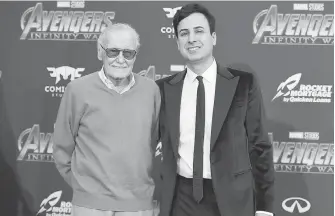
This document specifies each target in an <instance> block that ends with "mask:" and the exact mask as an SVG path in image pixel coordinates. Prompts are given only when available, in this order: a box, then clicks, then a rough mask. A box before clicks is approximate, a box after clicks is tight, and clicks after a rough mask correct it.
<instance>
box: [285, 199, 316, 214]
mask: <svg viewBox="0 0 335 216" xmlns="http://www.w3.org/2000/svg"><path fill="white" fill-rule="evenodd" d="M290 201H291V202H290ZM292 201H293V202H292ZM282 207H283V209H284V210H285V211H287V212H290V213H293V212H294V209H296V208H297V209H298V212H299V213H305V212H307V211H308V210H309V209H310V208H311V204H310V202H308V200H306V199H303V198H301V197H290V198H287V199H286V200H284V201H283V202H282Z"/></svg>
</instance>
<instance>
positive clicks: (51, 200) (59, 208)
mask: <svg viewBox="0 0 335 216" xmlns="http://www.w3.org/2000/svg"><path fill="white" fill-rule="evenodd" d="M61 197H62V191H56V192H54V193H52V194H50V196H48V197H47V198H45V199H44V200H43V201H42V203H41V205H40V210H39V211H38V212H37V214H36V216H71V209H72V204H71V202H65V201H61V202H60V203H59V201H60V198H61ZM58 203H59V204H58ZM57 204H58V205H57Z"/></svg>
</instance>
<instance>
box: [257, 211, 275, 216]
mask: <svg viewBox="0 0 335 216" xmlns="http://www.w3.org/2000/svg"><path fill="white" fill-rule="evenodd" d="M256 213H262V214H266V215H269V216H273V213H271V212H266V211H256Z"/></svg>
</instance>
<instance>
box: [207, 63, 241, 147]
mask: <svg viewBox="0 0 335 216" xmlns="http://www.w3.org/2000/svg"><path fill="white" fill-rule="evenodd" d="M217 72H218V73H217V77H216V87H215V101H214V108H213V118H212V133H211V150H212V149H213V148H214V146H215V143H216V140H217V138H218V135H219V133H220V131H221V128H222V125H223V122H224V120H225V119H226V117H227V113H228V111H229V108H230V105H231V102H232V100H233V98H234V95H235V90H236V86H237V84H238V81H239V77H238V76H233V75H232V74H231V73H230V72H229V71H228V70H227V69H226V68H220V67H219V65H218V67H217Z"/></svg>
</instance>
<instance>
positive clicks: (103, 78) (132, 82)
mask: <svg viewBox="0 0 335 216" xmlns="http://www.w3.org/2000/svg"><path fill="white" fill-rule="evenodd" d="M99 77H100V79H101V81H102V82H103V83H104V84H105V85H106V86H107V88H109V89H112V90H114V91H116V92H117V93H119V94H123V93H125V92H127V91H129V89H131V87H133V86H134V85H135V77H134V74H133V73H132V72H131V74H130V82H129V84H128V85H127V86H126V87H124V86H122V87H119V86H115V85H114V84H113V82H112V81H110V80H109V79H108V78H107V77H106V75H105V72H104V69H103V68H101V70H100V71H99Z"/></svg>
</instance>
